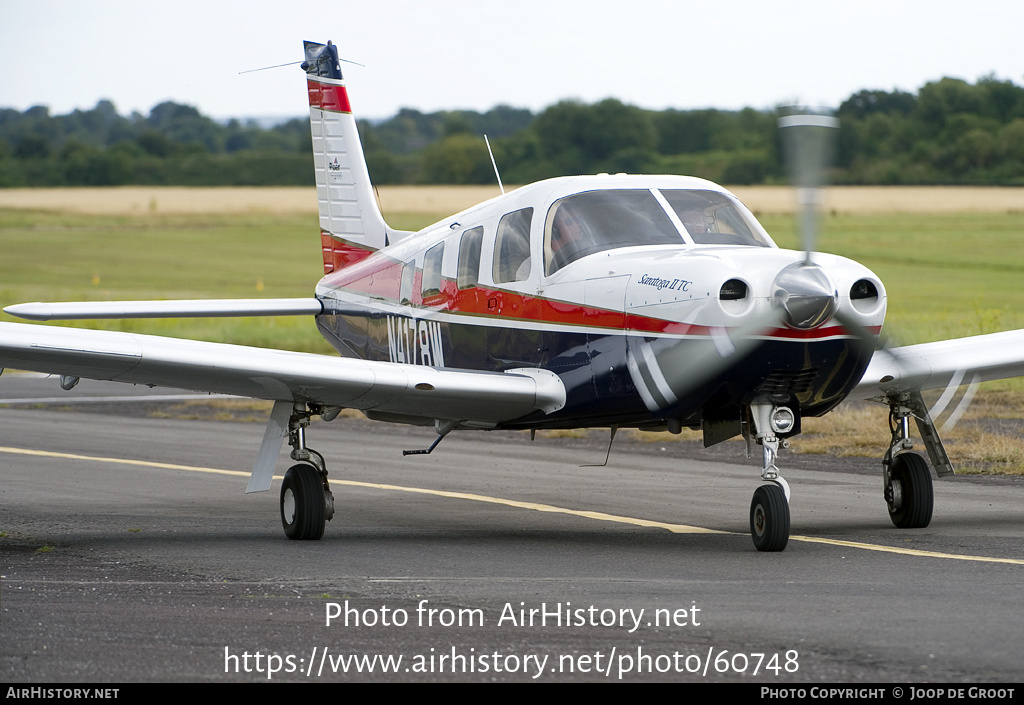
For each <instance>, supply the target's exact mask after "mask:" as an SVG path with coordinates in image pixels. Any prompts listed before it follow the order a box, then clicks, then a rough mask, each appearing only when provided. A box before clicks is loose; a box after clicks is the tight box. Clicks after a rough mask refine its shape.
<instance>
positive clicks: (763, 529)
mask: <svg viewBox="0 0 1024 705" xmlns="http://www.w3.org/2000/svg"><path fill="white" fill-rule="evenodd" d="M750 537H751V538H752V539H753V540H754V546H755V547H756V548H757V550H758V551H781V550H783V549H785V548H786V544H788V543H789V502H787V501H786V492H785V491H784V490H783V489H782V488H781V487H779V486H778V485H776V484H775V483H771V484H768V485H761V486H760V487H758V488H757V489H756V490H754V499H753V500H751V502H750Z"/></svg>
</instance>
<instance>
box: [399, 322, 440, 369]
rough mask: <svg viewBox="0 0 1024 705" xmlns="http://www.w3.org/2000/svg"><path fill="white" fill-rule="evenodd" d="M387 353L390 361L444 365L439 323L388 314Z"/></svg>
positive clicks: (432, 365) (433, 365)
mask: <svg viewBox="0 0 1024 705" xmlns="http://www.w3.org/2000/svg"><path fill="white" fill-rule="evenodd" d="M387 319H388V355H389V356H390V357H391V362H405V363H408V364H411V365H426V366H428V367H444V347H443V346H442V345H441V324H440V323H439V322H437V321H424V320H422V319H420V320H418V319H415V318H406V317H405V316H388V317H387Z"/></svg>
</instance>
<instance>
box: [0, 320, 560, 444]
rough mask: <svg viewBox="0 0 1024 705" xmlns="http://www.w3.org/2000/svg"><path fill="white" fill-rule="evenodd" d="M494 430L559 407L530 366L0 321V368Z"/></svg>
mask: <svg viewBox="0 0 1024 705" xmlns="http://www.w3.org/2000/svg"><path fill="white" fill-rule="evenodd" d="M3 367H11V368H16V369H21V370H32V371H35V372H49V373H53V374H60V375H68V376H72V377H86V378H89V379H101V380H115V381H119V382H130V383H135V384H146V385H150V386H169V387H180V388H185V389H193V390H197V391H204V392H217V393H224V394H235V395H239V396H246V397H253V398H256V399H270V400H274V401H290V402H315V403H319V404H324V405H326V406H335V407H344V408H350V409H359V410H361V411H369V412H375V413H379V414H387V415H393V416H394V417H395V418H398V419H401V420H406V421H409V422H417V421H418V422H421V423H428V424H429V423H432V422H435V421H453V422H456V423H459V424H463V425H475V426H481V427H492V426H494V425H496V424H498V423H500V422H502V421H509V420H511V419H516V418H520V417H522V416H526V415H528V414H531V413H533V412H535V411H541V412H544V413H551V412H554V411H557V410H558V409H560V408H562V406H564V404H565V387H564V386H563V385H562V382H561V380H560V379H559V378H558V376H557V375H555V374H554V373H552V372H548V371H546V370H537V369H523V370H511V371H509V372H508V373H500V372H470V371H459V370H447V369H434V368H431V367H425V366H422V365H406V364H400V363H392V362H371V361H366V360H356V359H351V358H341V357H330V356H327V355H314V354H310V353H298V352H290V351H286V350H270V349H265V348H254V347H246V346H241V345H227V344H224V343H207V342H201V341H194V340H181V339H177V338H164V337H159V336H152V335H136V334H132V333H119V332H112V331H97V330H84V329H79V328H62V327H58V326H36V325H30V324H24V323H0V368H3Z"/></svg>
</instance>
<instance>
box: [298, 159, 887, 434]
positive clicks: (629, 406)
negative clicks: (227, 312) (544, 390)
mask: <svg viewBox="0 0 1024 705" xmlns="http://www.w3.org/2000/svg"><path fill="white" fill-rule="evenodd" d="M323 239H324V244H325V263H326V268H327V269H328V270H331V271H329V272H328V273H327V274H326V276H325V277H324V278H323V279H322V280H321V281H320V283H319V284H318V286H317V290H316V295H317V298H319V299H320V300H321V301H322V302H323V304H324V314H322V315H321V316H319V317H318V318H317V322H318V326H319V328H320V330H321V331H322V333H323V334H324V335H325V337H326V338H327V339H328V340H329V341H330V342H331V343H332V344H333V345H334V346H335V347H336V348H337V349H338V351H339V352H340V353H341V354H342V355H345V356H351V357H359V358H363V359H368V360H386V361H392V362H400V363H408V364H416V365H429V366H433V367H449V368H458V369H469V370H487V371H506V370H512V369H517V368H530V367H539V368H543V369H547V370H550V371H552V372H554V373H555V374H557V375H559V377H560V378H561V379H562V381H563V384H564V385H565V387H566V392H567V402H566V405H565V407H564V408H563V409H561V410H560V411H558V412H556V413H554V414H549V415H544V414H540V413H537V414H535V415H533V416H530V417H526V418H523V419H519V420H517V421H516V422H512V423H510V424H507V425H508V426H510V427H559V426H567V427H569V426H571V427H579V426H609V425H614V426H633V427H643V428H659V427H665V426H666V425H667V426H668V427H670V428H672V427H679V426H680V425H682V426H698V425H701V424H702V423H704V424H707V423H709V422H711V423H725V424H726V427H728V428H732V427H733V426H735V427H736V429H737V432H738V425H737V424H738V423H739V422H740V420H741V417H742V414H743V408H744V405H746V404H749V403H750V401H751V400H752V399H754V398H755V397H758V396H765V395H769V396H771V398H772V399H773V400H776V401H777V402H779V403H788V404H792V405H794V406H795V407H797V408H798V409H799V413H801V414H802V415H812V416H815V415H820V414H823V413H825V412H826V411H828V410H829V409H831V408H832V407H834V406H835V405H836V404H838V403H839V402H840V401H842V399H843V398H844V397H845V396H846V395H847V394H848V393H849V392H850V390H851V389H852V388H853V386H854V385H855V384H856V383H857V382H858V381H859V380H860V377H861V375H862V374H863V371H864V369H865V367H866V366H867V364H868V362H869V360H870V357H871V352H870V349H868V348H867V347H866V346H865V345H864V344H863V341H861V340H859V339H858V338H857V336H856V335H853V334H851V333H850V332H849V331H848V330H847V329H845V328H844V327H843V326H841V325H840V324H839V323H838V322H837V320H836V317H837V316H838V317H845V318H844V320H846V321H853V322H855V323H856V324H858V325H860V326H861V327H862V328H863V329H865V330H868V331H872V332H873V333H876V334H877V332H878V331H879V329H880V328H881V325H882V321H883V319H884V315H885V291H884V288H883V286H882V283H881V281H880V280H879V279H878V277H877V276H875V275H874V274H873V273H872V272H871V271H870V270H868V269H867V268H865V267H863V266H862V265H860V264H858V263H856V262H853V261H851V260H848V259H845V258H842V257H837V256H833V255H826V254H817V253H816V254H814V255H813V265H806V264H805V263H804V262H805V254H804V253H802V252H794V251H790V250H782V249H779V248H778V247H777V246H776V245H775V243H774V242H773V241H772V240H771V238H770V237H769V235H768V234H767V233H766V232H765V231H764V229H763V228H762V227H761V225H760V224H759V223H758V222H757V220H756V219H755V218H754V216H753V215H752V214H751V213H750V212H749V211H748V210H747V209H746V208H745V207H744V206H743V205H742V204H741V203H739V201H738V200H737V199H735V197H734V196H733V195H732V194H730V193H729V192H728V191H726V190H725V189H722V188H721V187H719V186H717V185H715V184H712V183H710V182H707V181H703V180H700V179H693V178H687V177H675V176H625V175H617V176H608V175H601V176H589V177H566V178H559V179H551V180H548V181H543V182H539V183H536V184H532V185H530V186H527V187H523V188H521V189H518V190H515V191H513V192H511V193H509V194H506V195H502V196H499V197H497V198H494V199H492V200H490V201H487V202H485V203H482V204H480V205H478V206H476V207H474V208H471V209H469V210H466V211H463V212H461V213H458V214H456V215H454V216H452V217H450V218H446V219H445V220H443V221H440V222H438V223H436V224H434V225H432V226H430V227H428V228H425V229H424V230H422V231H420V232H419V233H415V234H410V235H408V236H406V237H404V238H403V239H401V240H400V241H399V242H396V243H394V244H389V245H388V246H386V247H384V248H381V249H379V250H369V249H366V248H360V247H359V246H354V245H351V244H350V243H346V242H345V241H344V240H343V239H340V238H337V237H332V236H330V235H329V234H327V233H324V238H323ZM328 249H330V250H331V251H330V252H328ZM810 275H813V276H810ZM794 282H795V283H794ZM815 287H816V288H815ZM808 288H809V289H812V291H810V292H808V291H804V289H808ZM801 306H802V308H801ZM808 312H809V313H808Z"/></svg>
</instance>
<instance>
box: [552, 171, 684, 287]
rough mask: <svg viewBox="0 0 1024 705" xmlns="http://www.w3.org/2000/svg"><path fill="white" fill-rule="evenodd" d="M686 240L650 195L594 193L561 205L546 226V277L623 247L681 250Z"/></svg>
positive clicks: (640, 191) (645, 192) (555, 206)
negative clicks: (674, 246) (660, 246)
mask: <svg viewBox="0 0 1024 705" xmlns="http://www.w3.org/2000/svg"><path fill="white" fill-rule="evenodd" d="M681 244H683V238H682V236H681V235H680V234H679V231H678V230H676V228H675V226H674V225H673V224H672V221H671V220H670V219H669V217H668V214H667V213H666V212H665V209H664V208H662V207H661V204H660V203H658V200H657V199H656V198H655V197H654V194H652V193H651V192H650V191H649V190H647V189H630V190H609V191H588V192H586V193H578V194H576V195H574V196H568V197H566V198H563V199H561V200H558V201H555V203H554V204H553V205H552V206H551V208H550V210H548V215H547V219H546V221H545V224H544V271H545V272H546V273H547V274H549V275H550V274H554V273H555V272H557V271H558V270H559V269H561V268H562V267H564V266H566V265H567V264H569V263H571V262H575V261H576V260H578V259H580V258H581V257H586V256H587V255H592V254H594V253H596V252H603V251H604V250H611V249H615V248H617V247H631V246H634V245H681Z"/></svg>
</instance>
